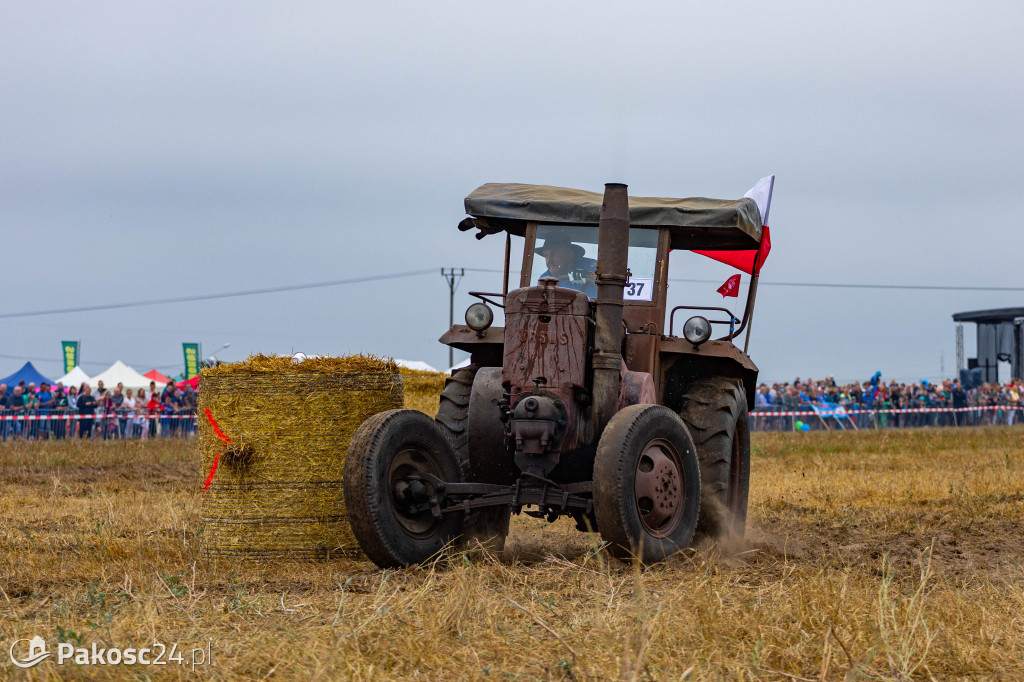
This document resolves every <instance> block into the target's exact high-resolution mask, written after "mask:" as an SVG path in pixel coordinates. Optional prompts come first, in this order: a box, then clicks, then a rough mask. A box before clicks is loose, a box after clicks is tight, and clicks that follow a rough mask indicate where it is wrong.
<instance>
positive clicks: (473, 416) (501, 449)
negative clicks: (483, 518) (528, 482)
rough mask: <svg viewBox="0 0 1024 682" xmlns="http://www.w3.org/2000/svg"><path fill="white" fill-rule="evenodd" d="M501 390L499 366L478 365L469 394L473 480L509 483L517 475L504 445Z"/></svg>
mask: <svg viewBox="0 0 1024 682" xmlns="http://www.w3.org/2000/svg"><path fill="white" fill-rule="evenodd" d="M504 392H505V391H504V388H502V385H501V367H481V368H480V370H479V371H478V372H477V373H476V377H474V379H473V389H472V392H471V393H470V395H469V471H470V478H471V479H472V480H473V481H475V482H479V483H497V484H511V483H514V482H515V480H516V479H517V478H518V477H519V469H518V467H516V465H515V461H514V460H513V458H512V453H511V452H510V451H509V450H508V448H507V447H506V445H505V424H504V422H502V421H501V408H500V407H499V405H498V403H499V402H501V400H502V398H504Z"/></svg>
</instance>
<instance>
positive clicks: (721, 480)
mask: <svg viewBox="0 0 1024 682" xmlns="http://www.w3.org/2000/svg"><path fill="white" fill-rule="evenodd" d="M679 416H680V417H682V418H683V421H684V422H686V425H687V427H689V429H690V435H692V436H693V440H694V443H695V444H696V446H697V458H698V459H699V460H700V477H701V484H702V490H703V494H704V499H702V500H701V509H700V524H699V525H698V526H697V532H698V533H699V534H701V535H706V536H709V537H719V536H722V535H725V534H727V533H730V532H731V533H735V534H736V535H738V536H740V537H742V536H743V533H744V531H745V530H746V526H747V497H748V494H749V491H750V417H749V414H748V410H747V393H746V391H745V390H744V388H743V384H742V383H741V382H740V381H739V380H738V379H728V378H725V377H710V378H706V379H699V380H698V381H697V383H695V384H693V385H692V386H691V387H690V388H689V389H688V390H687V392H686V393H685V394H684V395H683V409H682V410H681V411H680V413H679Z"/></svg>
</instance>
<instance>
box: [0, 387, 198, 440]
mask: <svg viewBox="0 0 1024 682" xmlns="http://www.w3.org/2000/svg"><path fill="white" fill-rule="evenodd" d="M196 403H197V399H196V392H195V390H193V389H192V387H191V386H188V385H186V386H185V387H184V388H183V389H178V387H177V386H176V385H175V384H174V382H171V383H168V384H167V385H166V386H164V387H163V388H159V387H158V386H157V384H156V382H155V381H151V382H150V383H149V390H148V391H147V390H145V389H139V390H138V392H135V391H133V390H132V389H130V388H129V389H125V387H124V385H123V384H120V383H119V384H118V385H117V386H115V387H114V388H113V389H109V388H107V387H106V386H104V385H103V381H102V380H101V381H98V382H97V385H96V388H95V391H94V390H93V387H92V386H90V385H89V383H88V382H86V383H83V384H82V385H81V386H70V387H65V386H64V385H63V384H61V383H60V382H57V384H55V385H54V386H50V384H48V383H46V382H43V383H42V384H40V385H39V386H38V387H37V386H36V385H35V384H33V383H29V384H25V382H23V381H22V382H19V383H18V385H16V386H14V387H13V388H10V389H9V387H8V386H7V384H0V417H6V418H5V419H0V439H2V440H7V439H8V438H16V439H17V438H21V439H25V440H44V439H54V440H60V439H64V438H98V439H103V440H107V439H111V438H156V437H158V436H160V437H171V436H177V437H188V436H189V435H191V434H192V433H194V432H195V419H194V415H195V413H196ZM72 416H74V417H73V418H72ZM10 417H16V419H11V418H10ZM19 417H20V418H19ZM23 417H45V419H23ZM62 417H65V418H62Z"/></svg>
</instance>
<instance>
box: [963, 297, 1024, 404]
mask: <svg viewBox="0 0 1024 682" xmlns="http://www.w3.org/2000/svg"><path fill="white" fill-rule="evenodd" d="M953 321H954V322H956V323H957V326H956V327H957V329H956V337H957V364H958V365H959V366H958V367H957V369H958V370H960V375H961V376H960V380H961V382H962V383H963V384H964V385H965V387H968V388H970V387H973V386H974V385H975V384H977V383H981V382H988V383H994V382H997V381H999V363H1000V362H1009V363H1010V375H1011V376H1009V377H1004V379H1010V378H1015V379H1020V378H1024V334H1022V328H1021V325H1022V324H1024V307H1022V308H997V309H994V310H973V311H969V312H964V313H955V314H954V315H953ZM964 322H973V323H975V324H976V325H977V326H978V351H977V357H975V358H968V359H967V367H964V366H963V323H964Z"/></svg>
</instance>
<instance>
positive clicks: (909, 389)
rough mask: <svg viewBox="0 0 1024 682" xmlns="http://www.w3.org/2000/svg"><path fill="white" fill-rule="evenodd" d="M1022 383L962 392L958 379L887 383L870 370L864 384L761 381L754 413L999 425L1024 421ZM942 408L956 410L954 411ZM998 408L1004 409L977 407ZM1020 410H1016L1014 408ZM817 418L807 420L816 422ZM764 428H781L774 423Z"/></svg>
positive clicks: (859, 421) (922, 423) (838, 419)
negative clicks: (767, 382)
mask: <svg viewBox="0 0 1024 682" xmlns="http://www.w3.org/2000/svg"><path fill="white" fill-rule="evenodd" d="M1022 398H1024V381H1021V380H1020V379H1010V380H1009V381H1007V382H1006V383H1004V384H1000V383H982V384H981V385H979V386H974V387H972V388H969V389H965V388H964V387H963V386H962V385H961V383H960V381H959V380H957V379H944V380H942V381H940V382H931V381H928V380H926V379H922V380H921V382H920V383H916V384H915V383H898V382H896V381H895V380H892V381H889V382H888V383H886V382H885V381H883V380H882V373H881V372H875V374H874V376H872V377H871V378H870V379H869V380H867V381H863V382H859V383H858V382H853V383H849V384H843V385H840V384H838V383H837V382H836V380H835V379H834V378H832V377H826V378H825V379H821V380H814V379H806V380H801V379H800V378H799V377H797V378H796V379H794V380H793V382H792V383H790V382H783V383H774V384H772V385H770V386H769V385H768V384H765V383H762V384H760V385H759V386H758V387H757V394H756V396H755V399H754V411H755V412H756V413H762V414H764V413H767V414H765V416H764V417H763V418H762V419H766V420H770V419H772V418H771V416H770V414H771V413H775V412H812V413H813V415H814V416H815V417H817V416H818V415H819V414H820V415H822V416H823V419H822V420H820V425H824V426H825V427H829V422H826V421H824V418H831V419H832V420H834V421H833V422H832V423H833V424H837V425H839V426H840V427H842V426H843V425H842V423H841V422H842V421H843V419H846V420H848V422H849V423H848V424H847V425H854V426H859V425H863V424H865V423H866V422H870V425H877V426H883V427H886V426H930V425H935V426H944V425H957V424H978V423H986V424H992V423H1003V424H1007V423H1009V424H1012V423H1014V421H1015V420H1016V421H1018V422H1019V421H1024V415H1022V414H1020V413H1021V412H1022V411H1024V400H1022ZM921 408H925V409H933V410H934V409H939V410H945V411H942V412H931V413H899V412H895V411H897V410H913V409H921ZM946 408H953V410H959V412H955V411H953V410H949V409H946ZM982 408H1003V409H995V410H993V409H982ZM1018 408H1020V409H1018ZM818 421H819V420H812V423H817V422H818ZM766 423H767V424H776V423H777V424H784V423H785V422H783V421H781V420H779V419H775V420H774V421H769V422H766Z"/></svg>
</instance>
